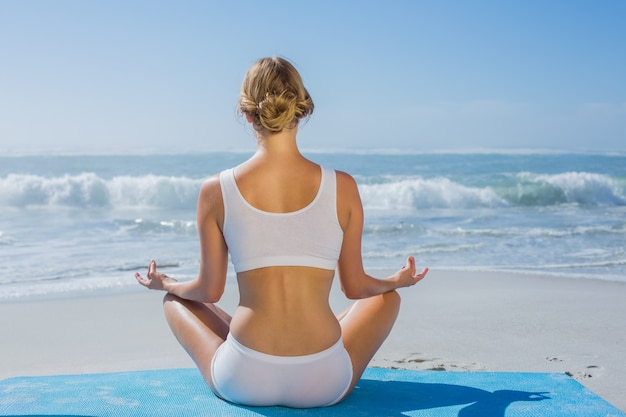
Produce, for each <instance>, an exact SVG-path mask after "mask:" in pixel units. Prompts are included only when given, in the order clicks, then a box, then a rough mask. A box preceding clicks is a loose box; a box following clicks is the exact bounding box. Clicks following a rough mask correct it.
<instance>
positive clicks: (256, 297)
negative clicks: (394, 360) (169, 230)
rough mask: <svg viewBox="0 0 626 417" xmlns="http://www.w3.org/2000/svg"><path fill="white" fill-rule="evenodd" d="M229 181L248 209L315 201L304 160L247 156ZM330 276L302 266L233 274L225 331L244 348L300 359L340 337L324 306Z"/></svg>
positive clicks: (315, 175)
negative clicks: (233, 304) (234, 297)
mask: <svg viewBox="0 0 626 417" xmlns="http://www.w3.org/2000/svg"><path fill="white" fill-rule="evenodd" d="M235 179H236V183H237V187H238V189H239V191H240V193H241V195H242V196H243V198H244V199H245V200H246V201H247V202H248V203H249V204H250V205H252V206H253V207H255V208H257V209H259V210H262V211H265V212H270V213H289V212H295V211H298V210H300V209H302V208H304V207H306V206H307V205H309V204H310V203H311V202H312V201H313V200H314V199H315V196H316V194H317V193H318V190H319V188H320V182H321V170H320V167H319V166H318V165H316V164H314V163H312V162H310V161H308V160H306V159H304V158H297V159H295V160H282V161H280V163H275V164H273V163H267V161H257V160H255V159H254V158H253V159H252V160H250V161H248V162H246V163H244V164H242V165H240V166H239V167H237V168H236V169H235ZM308 238H314V236H312V237H308ZM333 277H334V271H331V270H326V269H321V268H312V267H303V266H272V267H264V268H258V269H253V270H249V271H245V272H240V273H238V274H237V280H238V284H239V292H240V303H239V306H238V307H237V309H236V310H235V313H234V314H233V318H232V321H231V325H230V331H231V332H232V333H233V336H235V338H236V339H237V340H239V341H240V342H241V343H242V344H244V345H245V346H248V347H250V348H252V349H255V350H257V351H260V352H265V353H270V354H274V355H280V356H297V355H306V354H310V353H315V352H319V351H321V350H323V349H326V348H328V347H329V346H331V345H333V344H334V343H335V342H336V341H337V339H339V337H340V336H341V328H340V326H339V323H338V321H337V319H336V317H335V315H334V313H333V312H332V310H331V308H330V306H329V303H328V297H329V293H330V288H331V285H332V280H333Z"/></svg>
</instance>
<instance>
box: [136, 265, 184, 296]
mask: <svg viewBox="0 0 626 417" xmlns="http://www.w3.org/2000/svg"><path fill="white" fill-rule="evenodd" d="M135 279H136V280H137V282H138V283H139V284H141V285H143V286H144V287H146V288H149V289H151V290H161V291H167V290H166V289H165V285H166V283H167V282H172V281H173V282H176V280H175V279H174V278H171V277H168V276H167V275H165V274H162V273H160V272H157V265H156V262H155V261H154V260H152V261H150V264H149V265H148V274H147V275H146V278H144V277H142V276H141V274H140V273H139V272H137V273H136V274H135Z"/></svg>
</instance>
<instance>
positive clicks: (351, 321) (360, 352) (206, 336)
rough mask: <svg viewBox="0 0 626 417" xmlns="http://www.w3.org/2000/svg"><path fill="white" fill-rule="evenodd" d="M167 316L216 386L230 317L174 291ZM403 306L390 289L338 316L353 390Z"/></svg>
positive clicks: (166, 301)
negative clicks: (216, 361) (214, 372)
mask: <svg viewBox="0 0 626 417" xmlns="http://www.w3.org/2000/svg"><path fill="white" fill-rule="evenodd" d="M163 309H164V311H165V317H166V319H167V322H168V324H169V326H170V329H171V330H172V332H173V333H174V336H175V337H176V339H178V342H179V343H180V344H181V345H182V346H183V348H184V349H185V350H186V351H187V353H188V354H189V356H190V357H191V358H192V359H193V361H194V362H195V363H196V366H197V367H198V369H199V370H200V373H201V374H202V376H203V377H204V380H205V381H206V382H207V384H209V386H210V387H211V388H212V389H213V388H214V386H213V380H212V378H211V363H212V361H213V356H214V355H215V352H216V351H217V348H219V347H220V346H221V345H222V343H224V341H225V340H226V337H227V335H228V332H229V328H230V320H231V317H230V316H229V315H228V314H227V313H226V312H225V311H224V310H222V309H220V308H219V307H217V306H216V305H214V304H203V303H200V302H196V301H190V300H185V299H182V298H179V297H177V296H175V295H172V294H167V295H165V298H164V299H163ZM399 310H400V295H398V293H397V292H396V291H391V292H388V293H385V294H381V295H377V296H375V297H370V298H365V299H363V300H359V301H357V302H355V303H354V304H353V305H352V306H351V307H350V308H349V309H348V310H346V311H345V312H343V313H342V314H340V315H339V316H338V319H339V323H340V325H341V332H342V339H343V344H344V346H345V348H346V350H347V351H348V354H349V355H350V359H351V361H352V369H353V376H352V383H351V385H350V389H349V390H348V393H346V396H347V395H348V394H349V393H350V392H352V390H353V389H354V387H355V385H356V384H357V383H358V381H359V379H361V375H363V372H364V371H365V369H366V368H367V365H368V364H369V362H370V361H371V360H372V358H373V357H374V354H375V353H376V351H377V350H378V349H379V348H380V346H381V345H382V344H383V342H384V341H385V339H386V338H387V336H388V335H389V332H390V331H391V328H392V327H393V325H394V323H395V321H396V317H397V316H398V311H399Z"/></svg>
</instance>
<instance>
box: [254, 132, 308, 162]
mask: <svg viewBox="0 0 626 417" xmlns="http://www.w3.org/2000/svg"><path fill="white" fill-rule="evenodd" d="M297 133H298V127H297V126H296V127H294V128H292V129H283V130H282V131H280V132H278V133H270V132H267V131H262V132H256V138H257V148H256V153H257V155H266V156H271V155H282V156H285V155H294V156H300V150H299V149H298V144H297V143H296V134H297Z"/></svg>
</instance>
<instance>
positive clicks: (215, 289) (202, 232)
mask: <svg viewBox="0 0 626 417" xmlns="http://www.w3.org/2000/svg"><path fill="white" fill-rule="evenodd" d="M223 223H224V205H223V203H222V191H221V188H220V183H219V177H218V176H213V177H211V178H210V179H208V180H207V181H206V182H205V183H204V184H203V185H202V188H201V189H200V195H199V196H198V209H197V225H198V235H199V239H200V272H199V274H198V277H197V278H196V279H194V280H191V281H185V282H179V281H177V280H175V279H174V278H171V277H168V276H167V275H166V274H163V273H160V272H158V271H157V268H156V262H154V261H151V262H150V265H149V266H148V274H147V277H146V278H144V277H142V276H141V275H140V274H139V273H137V274H135V278H136V279H137V281H138V282H139V284H141V285H143V286H144V287H147V288H150V289H155V290H162V291H167V292H169V293H171V294H174V295H176V296H178V297H180V298H184V299H188V300H194V301H200V302H204V303H215V302H217V301H219V299H220V298H221V297H222V294H223V293H224V287H225V285H226V271H227V268H228V247H227V246H226V242H225V241H224V235H223V234H222V226H223Z"/></svg>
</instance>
